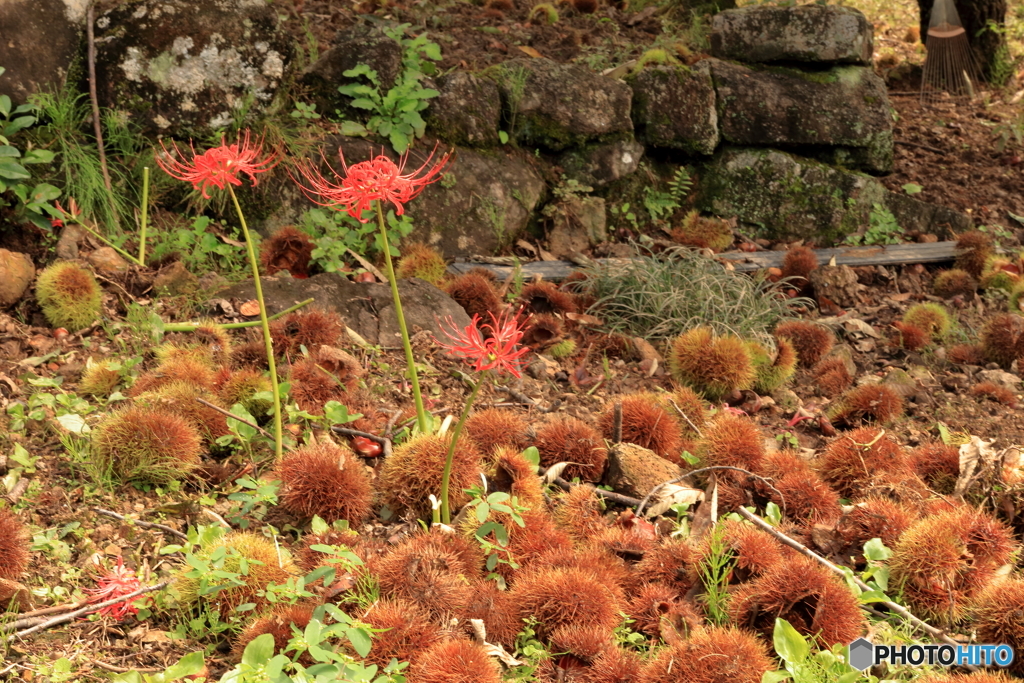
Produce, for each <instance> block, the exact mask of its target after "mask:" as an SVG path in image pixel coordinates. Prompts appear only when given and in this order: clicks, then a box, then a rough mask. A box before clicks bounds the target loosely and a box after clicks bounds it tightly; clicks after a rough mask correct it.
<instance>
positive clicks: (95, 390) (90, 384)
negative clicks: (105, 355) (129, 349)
mask: <svg viewBox="0 0 1024 683" xmlns="http://www.w3.org/2000/svg"><path fill="white" fill-rule="evenodd" d="M113 364H114V362H113V361H110V360H104V361H100V362H98V363H94V362H92V359H91V358H90V359H89V363H88V365H87V366H86V368H85V372H84V373H82V379H81V380H79V382H78V393H80V394H86V395H88V396H99V397H102V398H106V397H107V396H109V395H110V393H111V392H112V391H113V390H114V388H115V387H116V386H117V385H118V384H119V383H120V382H121V373H120V372H118V371H117V370H113V369H111V366H112V365H113Z"/></svg>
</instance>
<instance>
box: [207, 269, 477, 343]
mask: <svg viewBox="0 0 1024 683" xmlns="http://www.w3.org/2000/svg"><path fill="white" fill-rule="evenodd" d="M260 284H261V285H262V287H263V298H264V301H265V302H266V305H267V313H269V314H270V315H274V314H275V313H280V312H281V311H283V310H285V309H288V308H291V307H292V306H294V305H295V304H297V303H299V302H300V301H305V300H306V299H313V300H314V301H313V303H312V304H311V305H312V306H314V307H317V308H322V309H324V310H329V311H337V312H338V313H339V314H340V315H341V317H342V318H344V320H345V325H346V326H348V327H350V328H351V329H352V330H353V331H355V332H356V333H357V334H358V335H359V336H361V337H362V338H363V339H365V340H366V341H368V342H369V343H371V344H379V345H381V346H384V347H387V348H397V347H399V346H401V344H402V341H401V337H400V336H399V330H398V322H397V321H398V319H397V318H396V317H395V307H394V300H393V299H392V296H391V287H390V286H389V285H386V284H378V283H372V284H370V283H363V282H352V281H351V280H349V279H348V278H345V277H342V276H340V275H338V274H337V273H321V274H319V275H314V276H313V277H311V278H308V279H305V280H296V279H294V278H292V277H291V276H290V275H288V273H286V272H282V273H279V274H278V275H276V276H274V277H263V278H260ZM398 293H399V295H400V296H401V297H402V310H403V312H404V313H405V321H406V324H407V325H408V327H409V332H410V333H414V332H415V331H416V329H417V328H419V329H423V330H426V331H428V332H430V333H432V334H433V335H434V336H438V337H439V336H441V334H442V332H443V330H442V329H441V323H442V321H443V320H445V319H446V318H447V317H448V316H451V318H452V320H453V321H454V323H455V325H456V327H459V328H463V327H465V326H466V325H469V322H470V320H469V316H468V315H466V311H465V310H464V309H463V308H462V307H461V306H459V305H458V304H457V303H455V301H454V300H453V299H452V298H451V297H449V296H448V295H447V294H445V293H444V292H442V291H441V290H440V289H438V288H437V287H435V286H433V285H431V284H429V283H427V282H424V281H423V280H419V279H417V278H412V279H409V280H399V281H398ZM217 297H218V298H223V299H235V300H236V301H249V300H251V299H254V298H255V297H256V288H255V287H254V286H253V283H252V281H251V280H250V281H246V282H240V283H238V284H236V285H233V286H232V287H230V288H228V289H226V290H222V291H220V292H218V293H217Z"/></svg>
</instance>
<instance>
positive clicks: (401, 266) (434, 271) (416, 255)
mask: <svg viewBox="0 0 1024 683" xmlns="http://www.w3.org/2000/svg"><path fill="white" fill-rule="evenodd" d="M402 252H403V253H402V256H401V258H400V259H399V260H398V268H397V269H396V270H395V274H396V275H398V277H402V278H410V277H418V278H419V279H421V280H425V281H426V282H429V283H430V284H432V285H434V286H435V287H440V286H441V284H442V283H443V282H444V280H445V278H446V277H447V275H448V265H447V264H446V263H445V262H444V257H443V256H441V254H440V253H438V251H437V249H434V248H433V247H431V246H427V245H426V244H423V243H422V242H412V243H410V244H407V245H405V246H403V247H402Z"/></svg>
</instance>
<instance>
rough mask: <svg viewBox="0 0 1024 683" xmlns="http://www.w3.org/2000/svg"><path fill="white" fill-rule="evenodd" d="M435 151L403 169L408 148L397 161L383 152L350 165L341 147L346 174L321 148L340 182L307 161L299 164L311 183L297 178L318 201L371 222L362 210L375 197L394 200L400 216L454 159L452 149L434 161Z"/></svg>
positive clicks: (406, 159)
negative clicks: (419, 163)
mask: <svg viewBox="0 0 1024 683" xmlns="http://www.w3.org/2000/svg"><path fill="white" fill-rule="evenodd" d="M436 151H437V148H436V147H435V148H434V150H433V151H431V152H430V156H428V157H427V160H426V161H424V162H423V165H422V166H420V167H419V168H417V169H416V170H415V171H413V172H412V173H404V171H405V164H406V162H407V161H408V160H409V153H408V152H406V153H405V154H403V155H402V156H401V157H399V158H398V163H397V164H396V163H395V162H394V161H392V160H391V159H390V158H389V157H387V156H385V155H384V154H380V155H378V156H376V157H374V158H373V159H370V160H369V161H360V162H359V163H358V164H353V165H352V166H349V165H348V164H347V163H345V154H344V152H342V151H341V149H340V148H339V149H338V156H339V157H341V168H342V170H343V171H344V175H342V174H341V173H338V172H337V171H335V170H334V168H333V167H331V165H330V164H329V163H327V161H326V159H324V157H323V152H322V151H321V153H320V157H321V158H322V159H324V162H325V163H327V167H328V168H330V169H331V172H332V173H334V175H335V177H337V178H339V179H340V180H341V182H340V183H333V182H331V181H329V180H327V179H326V178H324V177H323V176H322V175H320V172H319V171H318V170H317V169H315V168H314V167H313V166H312V164H310V163H309V162H308V161H307V162H306V163H304V164H301V165H300V166H299V172H300V173H301V174H302V177H303V178H304V179H305V181H306V182H307V183H309V186H308V187H307V186H305V185H303V184H302V182H300V181H298V180H297V181H296V182H298V183H299V186H300V187H301V188H302V191H303V192H305V193H306V196H308V197H309V198H310V199H311V200H312V201H314V202H315V203H317V204H319V205H320V206H326V207H329V208H331V209H335V210H337V211H346V212H347V213H348V215H349V216H352V218H355V219H356V220H358V221H360V222H362V223H367V222H369V220H370V219H369V218H366V219H363V212H364V211H366V210H367V209H371V208H373V202H374V201H381V202H384V203H391V204H394V206H395V215H398V216H401V215H402V214H403V213H405V206H404V204H405V203H406V202H408V201H409V200H411V199H412V198H414V197H415V196H416V195H418V194H419V193H420V192H422V191H423V188H425V187H426V186H427V185H429V184H430V183H432V182H434V181H435V180H439V179H440V177H441V173H442V171H443V170H444V168H445V166H447V165H448V162H449V161H450V160H451V157H452V155H451V152H446V153H445V154H444V155H442V156H441V158H440V159H438V160H437V161H436V162H435V163H433V165H431V162H432V161H433V159H434V152H436Z"/></svg>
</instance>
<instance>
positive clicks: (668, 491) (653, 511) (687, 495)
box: [646, 484, 704, 517]
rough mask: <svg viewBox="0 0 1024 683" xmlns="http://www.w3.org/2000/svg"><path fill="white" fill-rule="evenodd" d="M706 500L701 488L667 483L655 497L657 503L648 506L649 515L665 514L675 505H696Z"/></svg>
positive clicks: (647, 514) (647, 513)
mask: <svg viewBox="0 0 1024 683" xmlns="http://www.w3.org/2000/svg"><path fill="white" fill-rule="evenodd" d="M703 500H704V492H703V491H701V490H700V489H695V488H690V487H689V486H681V485H679V484H666V485H665V486H662V487H661V490H660V491H658V495H656V496H655V497H654V501H655V503H654V504H653V505H651V506H650V507H649V508H647V512H646V516H647V517H657V516H658V515H662V514H665V513H666V512H668V511H669V510H670V509H672V506H673V505H682V504H687V505H694V504H696V503H699V502H701V501H703Z"/></svg>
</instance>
